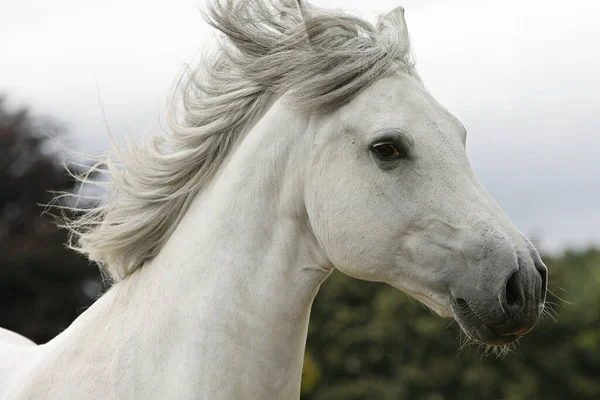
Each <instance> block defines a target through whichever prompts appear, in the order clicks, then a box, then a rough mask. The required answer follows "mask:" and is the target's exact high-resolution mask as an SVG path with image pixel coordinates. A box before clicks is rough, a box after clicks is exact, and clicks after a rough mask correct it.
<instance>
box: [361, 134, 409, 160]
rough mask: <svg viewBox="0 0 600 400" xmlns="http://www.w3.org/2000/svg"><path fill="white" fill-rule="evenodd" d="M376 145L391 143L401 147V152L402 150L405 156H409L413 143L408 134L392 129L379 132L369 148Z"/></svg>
mask: <svg viewBox="0 0 600 400" xmlns="http://www.w3.org/2000/svg"><path fill="white" fill-rule="evenodd" d="M378 143H393V144H395V145H397V146H401V147H402V150H404V152H405V153H406V154H407V155H410V154H411V152H412V148H413V146H414V143H415V141H414V139H413V138H412V136H411V135H409V134H408V133H406V132H404V131H401V130H399V129H392V130H386V131H382V132H380V133H379V134H378V135H376V136H375V137H374V138H373V139H372V141H371V144H370V145H369V146H370V147H371V146H373V145H375V144H378Z"/></svg>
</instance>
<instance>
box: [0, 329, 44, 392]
mask: <svg viewBox="0 0 600 400" xmlns="http://www.w3.org/2000/svg"><path fill="white" fill-rule="evenodd" d="M36 349H37V346H36V345H35V343H34V342H32V341H31V340H29V339H27V338H26V337H24V336H21V335H19V334H18V333H15V332H12V331H9V330H7V329H3V328H0V399H10V398H14V395H15V392H17V391H18V390H19V387H20V386H21V385H22V384H23V383H24V382H23V378H24V376H25V375H26V374H27V372H28V371H29V370H30V369H31V367H32V365H33V361H34V359H33V355H34V353H35V350H36Z"/></svg>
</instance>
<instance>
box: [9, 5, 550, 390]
mask: <svg viewBox="0 0 600 400" xmlns="http://www.w3.org/2000/svg"><path fill="white" fill-rule="evenodd" d="M208 20H209V22H210V23H211V24H212V25H213V26H215V27H216V28H217V29H219V30H220V31H221V32H223V34H224V44H223V46H222V48H221V49H220V52H219V55H218V56H217V57H216V58H215V59H214V60H212V61H211V62H209V63H207V65H206V66H204V67H203V68H200V69H199V71H200V72H199V73H198V74H194V75H192V76H191V79H189V83H188V84H187V86H186V87H185V96H184V97H183V99H182V101H183V104H184V120H183V122H173V124H172V127H171V130H170V131H171V133H170V134H169V135H168V136H164V137H160V138H153V139H152V140H149V141H148V142H147V143H145V144H144V145H131V146H129V147H128V148H126V149H122V150H120V151H119V153H118V155H117V157H118V159H116V160H113V161H109V165H110V173H111V176H112V180H111V182H110V184H109V185H110V187H109V188H110V191H111V194H110V196H109V197H108V199H106V201H105V202H104V203H103V204H102V205H101V206H100V207H99V208H97V209H94V210H91V211H89V212H88V213H87V214H86V215H84V216H83V217H81V218H80V219H77V220H74V221H72V222H71V223H70V228H71V229H72V231H73V235H74V236H73V239H74V241H73V247H75V248H77V249H78V250H79V251H82V252H84V253H85V254H87V255H88V256H89V257H90V259H92V260H94V261H96V262H98V263H99V264H100V265H101V266H102V268H103V271H104V272H105V273H106V274H107V275H108V276H110V277H111V278H112V279H113V281H114V282H115V284H114V285H113V286H112V288H111V289H110V290H109V291H108V292H107V293H106V294H104V295H103V296H102V297H101V298H100V299H99V300H98V301H96V303H95V304H94V305H93V306H91V307H90V308H89V309H88V310H87V311H86V312H84V313H83V314H82V315H81V316H80V317H79V318H78V319H77V320H76V321H75V322H73V324H72V325H71V326H70V327H69V328H68V329H66V330H65V331H64V332H63V333H61V334H60V335H58V336H57V337H56V338H55V339H53V340H51V341H50V342H48V343H47V344H44V345H40V346H34V345H31V344H30V343H28V342H27V341H26V339H24V338H21V337H19V336H17V335H16V334H11V333H7V331H5V332H4V333H3V334H2V338H1V339H0V340H2V342H3V344H1V345H0V397H1V398H8V399H107V398H118V399H151V398H161V399H165V398H172V399H184V398H205V399H290V398H294V397H295V398H297V397H298V396H299V391H300V377H301V371H302V362H303V354H304V348H305V341H306V334H307V327H308V322H309V314H310V308H311V304H312V302H313V300H314V298H315V296H316V294H317V291H318V289H319V286H320V285H321V283H322V282H323V281H324V280H325V278H327V276H328V275H329V274H330V272H331V271H332V269H333V268H337V269H338V270H340V271H342V272H343V273H346V274H348V275H350V276H353V277H356V278H359V279H365V280H370V281H381V282H386V283H388V284H390V285H392V286H394V287H396V288H398V289H400V290H402V291H404V292H406V293H408V294H410V295H411V296H413V297H415V298H417V299H419V300H420V301H422V302H423V303H424V304H426V305H427V306H429V307H430V308H431V309H433V310H435V311H436V312H437V313H438V314H439V315H441V316H443V317H448V318H455V319H456V320H457V321H458V323H459V324H460V326H461V327H462V329H463V330H464V331H465V332H466V333H467V335H469V336H470V337H472V338H474V339H476V340H478V341H481V342H483V343H486V344H491V345H502V344H506V343H510V342H512V341H514V340H516V339H517V338H518V337H519V336H521V335H523V334H525V333H526V332H528V331H530V330H531V329H532V328H533V326H534V325H535V323H536V321H537V319H538V316H539V315H540V312H541V310H542V308H543V305H544V299H545V293H546V274H547V271H546V267H545V266H544V264H543V263H542V261H541V260H540V258H539V256H538V254H537V252H536V251H535V249H534V248H533V246H532V245H531V243H530V242H529V241H528V240H527V239H526V238H525V237H524V236H523V235H522V234H521V233H520V232H519V231H518V230H517V229H516V228H515V226H514V225H513V224H512V223H511V222H510V221H509V219H508V218H507V217H506V215H505V214H504V213H503V212H502V210H501V209H500V207H499V206H498V205H497V204H496V203H495V202H494V201H493V200H492V198H491V197H490V196H489V195H488V194H487V193H486V191H485V190H484V189H483V188H482V187H481V185H480V184H479V183H478V182H477V180H476V178H475V176H474V175H473V172H472V171H471V168H470V167H469V163H468V161H467V157H466V154H465V138H466V133H465V129H464V127H463V126H462V125H461V123H460V122H459V121H458V120H457V119H456V118H455V117H453V116H452V114H450V113H449V112H448V111H447V110H445V109H444V108H443V107H442V106H441V105H440V104H438V103H437V102H436V101H435V100H434V99H433V98H432V97H431V96H430V95H429V93H428V92H427V91H426V90H425V88H424V87H423V85H422V84H421V82H420V79H419V77H418V75H417V73H416V71H415V69H414V66H413V63H412V62H411V59H410V57H409V42H408V34H407V30H406V25H405V22H404V12H403V9H402V8H397V9H395V10H393V11H391V12H390V13H389V14H387V15H385V16H383V17H381V18H380V20H379V22H378V23H377V25H376V26H372V25H370V24H369V23H367V22H365V21H363V20H361V19H359V18H356V17H351V16H349V15H346V14H343V13H341V12H337V11H336V12H331V11H328V12H326V11H322V10H319V9H316V8H312V7H309V6H307V5H303V4H301V3H300V2H293V1H291V0H278V1H272V2H271V3H268V4H267V3H266V2H264V1H260V0H254V1H241V0H229V1H221V2H219V3H217V5H216V6H214V7H213V8H212V11H211V12H210V14H209V18H208Z"/></svg>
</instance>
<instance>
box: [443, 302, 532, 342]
mask: <svg viewBox="0 0 600 400" xmlns="http://www.w3.org/2000/svg"><path fill="white" fill-rule="evenodd" d="M451 305H452V311H453V312H454V319H456V322H458V324H459V325H460V327H461V329H462V330H463V331H464V332H465V333H466V334H467V336H469V337H470V338H472V339H474V340H475V341H477V342H481V343H483V344H486V345H490V346H503V345H506V344H509V343H512V342H514V341H516V340H517V339H519V337H520V335H514V334H510V335H501V334H499V333H498V332H496V331H495V330H494V329H493V328H491V327H490V326H488V325H487V324H486V323H484V322H483V321H481V319H480V318H479V317H478V316H477V314H475V313H474V312H473V310H472V309H471V307H470V306H469V304H468V303H467V302H466V301H465V300H462V299H455V298H454V297H452V301H451Z"/></svg>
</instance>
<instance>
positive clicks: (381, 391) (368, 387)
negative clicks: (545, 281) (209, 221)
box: [303, 250, 600, 400]
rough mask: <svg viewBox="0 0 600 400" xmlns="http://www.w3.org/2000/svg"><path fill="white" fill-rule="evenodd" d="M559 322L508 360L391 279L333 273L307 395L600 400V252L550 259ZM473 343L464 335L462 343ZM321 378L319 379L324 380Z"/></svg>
mask: <svg viewBox="0 0 600 400" xmlns="http://www.w3.org/2000/svg"><path fill="white" fill-rule="evenodd" d="M545 261H546V263H547V265H548V267H549V270H550V283H551V284H550V287H551V289H552V290H553V292H554V293H555V294H556V295H558V296H560V297H562V298H563V299H565V300H567V301H568V302H569V303H566V302H562V301H560V300H558V299H557V297H556V296H550V298H549V300H550V302H553V303H555V305H554V307H555V310H556V312H557V314H558V315H557V316H556V317H555V318H556V321H554V320H553V319H552V318H546V319H545V320H543V321H542V322H541V323H540V324H539V325H538V326H537V328H536V329H535V330H534V331H533V332H532V333H530V334H528V335H527V336H526V337H524V338H523V339H521V340H520V343H519V345H518V346H517V347H516V348H515V350H513V351H512V352H510V353H509V354H507V355H505V356H504V357H500V358H498V357H496V356H495V355H494V354H485V352H484V350H482V349H480V348H478V347H477V346H474V347H464V348H460V343H461V333H460V329H459V328H458V326H457V325H456V323H450V324H449V322H448V321H447V320H444V319H442V318H440V317H438V316H436V315H432V314H431V312H429V311H428V310H427V309H425V308H424V307H423V306H422V305H420V304H419V303H418V302H416V301H413V300H410V299H409V298H407V296H406V295H404V294H402V293H400V292H399V291H397V290H395V289H393V288H391V287H389V286H385V285H383V284H376V283H369V282H361V281H358V280H354V279H351V278H348V277H346V276H343V275H342V274H340V273H334V274H333V275H332V276H331V277H330V278H329V279H328V280H327V281H326V282H325V283H324V284H323V287H322V288H321V290H320V292H319V295H318V296H317V300H316V302H315V304H314V307H313V312H312V315H311V324H310V327H309V339H308V350H307V352H308V354H310V364H305V372H306V374H307V375H310V376H311V377H312V380H310V381H307V382H304V383H303V385H304V394H303V398H304V399H306V400H309V399H310V400H322V399H327V400H338V399H339V400H342V399H343V400H353V399H432V400H433V399H461V400H469V399H473V400H475V399H478V400H479V399H506V400H522V399H523V400H532V399H598V398H600V379H599V377H600V318H599V310H600V308H599V304H600V251H598V250H588V251H585V252H579V253H577V252H567V253H565V254H564V255H563V256H561V257H546V258H545ZM463 342H464V340H463ZM314 377H318V380H316V381H315V378H314Z"/></svg>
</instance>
